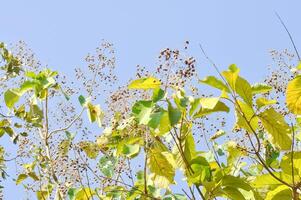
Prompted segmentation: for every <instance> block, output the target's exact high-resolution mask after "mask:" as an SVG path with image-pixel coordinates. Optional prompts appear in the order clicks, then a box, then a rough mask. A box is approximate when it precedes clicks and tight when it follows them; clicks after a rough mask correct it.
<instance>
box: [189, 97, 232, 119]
mask: <svg viewBox="0 0 301 200" xmlns="http://www.w3.org/2000/svg"><path fill="white" fill-rule="evenodd" d="M195 101H198V103H199V104H200V105H201V108H200V110H199V111H198V112H196V114H195V115H194V118H198V117H202V116H205V115H208V114H211V113H215V112H229V111H230V109H229V107H228V106H226V104H224V103H223V102H221V101H220V100H219V98H218V97H208V98H200V99H196V100H195Z"/></svg>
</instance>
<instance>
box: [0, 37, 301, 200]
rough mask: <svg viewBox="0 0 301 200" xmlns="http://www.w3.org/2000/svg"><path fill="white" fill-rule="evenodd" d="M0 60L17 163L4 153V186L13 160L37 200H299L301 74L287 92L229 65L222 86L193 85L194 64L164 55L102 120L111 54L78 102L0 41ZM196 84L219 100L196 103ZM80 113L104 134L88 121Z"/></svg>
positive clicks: (110, 102)
mask: <svg viewBox="0 0 301 200" xmlns="http://www.w3.org/2000/svg"><path fill="white" fill-rule="evenodd" d="M187 44H188V43H187ZM19 48H20V47H19ZM185 49H186V47H185ZM106 50H108V51H106ZM0 52H1V58H2V59H1V70H2V75H3V78H2V84H1V87H2V88H1V89H3V95H2V96H3V99H4V104H3V105H1V108H4V107H6V109H7V114H5V113H1V116H0V117H1V121H0V134H1V136H4V135H8V136H9V137H10V138H12V141H13V143H15V144H16V145H17V146H18V151H17V155H16V157H15V158H14V159H12V160H11V159H7V158H6V156H7V154H6V153H5V146H6V145H4V147H1V149H0V156H1V162H0V167H1V171H2V176H3V177H4V178H5V177H6V176H7V172H6V171H7V169H6V165H9V163H8V162H11V161H14V162H15V163H16V165H17V166H18V170H17V174H8V175H9V177H15V181H16V184H17V185H21V184H22V185H23V186H24V189H25V190H26V191H28V192H29V195H33V194H34V195H35V196H36V198H37V199H39V200H46V199H57V200H59V199H70V200H88V199H126V200H135V199H163V200H172V199H174V200H182V199H203V200H210V199H212V200H213V199H219V198H224V199H233V200H251V199H254V200H261V199H266V200H289V199H294V200H298V199H300V192H301V190H300V187H301V146H300V145H301V144H300V140H301V135H300V129H301V118H300V116H299V115H300V114H301V75H299V72H300V71H301V65H300V64H299V65H298V66H297V67H296V68H293V70H291V71H292V74H291V75H287V76H286V77H285V78H287V79H288V80H289V81H288V83H286V82H285V81H284V82H280V86H279V85H277V84H279V82H278V83H277V84H275V76H277V73H276V75H275V74H273V76H272V78H271V79H267V81H266V83H260V84H259V83H257V84H254V85H251V84H250V83H249V82H248V81H247V80H246V79H244V78H243V77H241V76H240V74H239V72H240V70H239V68H238V67H236V65H230V66H229V68H228V69H227V70H225V71H219V69H218V68H217V67H216V66H215V65H214V64H213V65H214V66H213V67H214V68H215V69H216V71H217V75H218V76H217V77H216V76H207V77H205V78H204V79H198V76H197V73H196V69H195V68H196V67H195V65H196V63H195V59H194V58H193V57H189V56H188V57H186V56H183V54H181V53H180V51H178V50H171V49H165V50H163V51H162V52H161V53H160V56H159V59H160V62H161V64H160V65H159V66H158V67H157V69H156V71H155V72H153V73H151V72H149V71H147V70H146V69H145V68H143V67H138V69H137V74H136V76H137V79H135V80H132V81H130V83H129V84H128V86H127V87H120V88H117V89H116V88H115V92H113V93H111V94H110V96H109V98H108V99H107V100H106V102H105V103H104V105H107V108H106V110H105V109H104V110H102V109H101V107H100V105H99V104H95V101H97V99H98V98H99V97H101V98H104V97H103V96H102V94H104V92H100V90H98V89H96V88H97V84H99V81H101V80H107V81H108V83H112V82H113V81H116V77H115V75H113V74H112V69H113V67H112V66H113V65H114V60H115V59H114V56H113V57H110V56H106V53H108V54H113V53H114V50H113V48H112V45H111V44H109V43H103V44H102V45H101V47H100V48H98V49H97V54H96V55H94V56H93V55H89V56H88V57H87V59H86V60H87V62H88V63H89V72H91V79H89V80H88V79H87V78H84V88H85V90H79V92H83V93H82V94H79V93H78V91H77V92H76V91H73V90H72V89H75V88H72V87H76V86H78V85H79V83H76V85H71V88H70V87H69V85H68V83H67V82H66V81H65V80H62V79H60V76H59V74H58V73H57V72H55V71H52V70H50V69H47V68H46V69H42V68H41V67H37V66H39V64H37V62H36V63H35V64H33V63H31V64H30V65H29V64H28V62H29V61H28V57H30V56H28V54H26V55H25V54H24V52H23V54H22V53H20V52H19V53H15V54H14V53H12V52H10V51H9V50H8V49H7V47H6V46H5V45H4V44H3V43H1V44H0ZM274 53H275V52H274ZM26 56H27V57H26ZM26 58H27V59H26ZM29 60H30V59H29ZM108 66H109V67H108ZM84 75H85V73H83V72H81V71H80V70H77V78H78V79H80V78H82V77H84ZM278 76H281V75H280V74H278ZM100 79H101V80H100ZM276 79H277V77H276ZM280 79H281V78H280ZM280 81H281V80H280ZM198 82H199V83H198ZM199 84H205V85H208V86H210V87H213V88H215V89H217V91H218V94H219V95H214V96H213V95H210V94H209V93H207V94H206V93H205V94H201V93H200V92H199V91H198V89H197V88H198V85H199ZM281 84H282V85H281ZM283 84H284V85H283ZM205 91H206V90H205ZM99 95H100V96H99ZM74 96H77V97H76V98H75V100H74ZM62 97H63V98H62ZM76 99H78V101H77V100H76ZM61 101H63V102H64V103H62V102H61ZM71 104H72V105H75V107H73V106H71ZM56 105H59V107H56ZM68 106H69V107H68ZM102 107H104V106H102ZM54 109H55V110H54ZM85 112H87V116H88V119H89V121H90V122H91V123H93V122H96V123H97V125H98V126H99V128H97V127H96V126H93V125H89V124H87V123H85V118H86V117H85V115H84V113H85ZM230 115H234V117H235V122H234V126H233V129H232V130H226V129H227V128H229V127H228V125H226V124H229V125H230V126H232V125H231V123H232V120H229V121H225V118H226V117H228V116H230ZM223 116H224V117H223ZM208 126H209V127H208ZM212 126H213V128H212ZM210 127H211V128H210ZM214 130H215V131H214ZM212 131H214V133H213V134H212ZM93 132H94V133H93ZM81 134H82V135H84V136H81ZM208 134H210V139H209V138H208ZM94 136H95V137H96V138H94ZM7 145H13V144H7ZM176 174H180V175H179V176H182V177H181V179H178V178H175V177H176ZM174 185H178V186H177V187H176V189H172V188H171V187H173V186H174ZM2 187H3V186H2Z"/></svg>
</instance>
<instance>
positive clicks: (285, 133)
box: [258, 108, 292, 150]
mask: <svg viewBox="0 0 301 200" xmlns="http://www.w3.org/2000/svg"><path fill="white" fill-rule="evenodd" d="M258 116H259V118H260V120H261V122H262V124H263V126H264V128H265V130H266V131H267V132H268V133H269V134H270V136H271V137H272V144H274V145H276V146H278V147H280V148H281V149H282V150H289V149H290V148H291V144H292V139H291V136H290V134H291V130H290V127H289V125H288V124H287V123H286V122H285V120H284V117H283V116H282V115H281V114H280V113H278V112H276V111H275V110H274V109H273V108H269V109H267V110H265V111H264V112H262V113H260V114H259V115H258Z"/></svg>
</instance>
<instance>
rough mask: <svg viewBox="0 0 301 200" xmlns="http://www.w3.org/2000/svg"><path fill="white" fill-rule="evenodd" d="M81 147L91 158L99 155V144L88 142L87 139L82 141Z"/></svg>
mask: <svg viewBox="0 0 301 200" xmlns="http://www.w3.org/2000/svg"><path fill="white" fill-rule="evenodd" d="M79 147H80V148H81V149H82V150H83V151H84V152H85V153H86V155H87V156H88V157H89V158H91V159H95V158H96V157H97V156H98V153H99V151H100V149H99V147H98V145H97V144H95V143H93V142H87V141H83V142H80V143H79Z"/></svg>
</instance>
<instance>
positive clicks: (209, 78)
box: [200, 76, 230, 92]
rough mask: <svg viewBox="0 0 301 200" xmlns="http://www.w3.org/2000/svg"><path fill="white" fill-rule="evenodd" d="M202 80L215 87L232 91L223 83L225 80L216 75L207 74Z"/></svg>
mask: <svg viewBox="0 0 301 200" xmlns="http://www.w3.org/2000/svg"><path fill="white" fill-rule="evenodd" d="M200 82H201V83H205V84H207V85H210V86H212V87H214V88H217V89H220V90H224V91H226V92H230V91H229V88H228V87H227V86H226V85H225V84H224V83H223V81H221V80H219V79H218V78H216V77H215V76H207V77H205V78H204V79H203V80H200Z"/></svg>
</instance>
